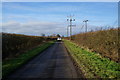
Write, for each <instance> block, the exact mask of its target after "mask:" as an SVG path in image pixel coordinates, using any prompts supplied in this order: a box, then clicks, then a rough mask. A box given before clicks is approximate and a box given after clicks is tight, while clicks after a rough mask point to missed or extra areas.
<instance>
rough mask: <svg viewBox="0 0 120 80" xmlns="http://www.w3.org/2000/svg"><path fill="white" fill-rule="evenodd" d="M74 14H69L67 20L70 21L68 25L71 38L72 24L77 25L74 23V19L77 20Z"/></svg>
mask: <svg viewBox="0 0 120 80" xmlns="http://www.w3.org/2000/svg"><path fill="white" fill-rule="evenodd" d="M73 16H74V15H73ZM73 16H72V15H70V16H68V19H67V21H69V25H68V27H70V38H71V39H72V26H75V25H72V21H75V19H73V18H72V17H73Z"/></svg>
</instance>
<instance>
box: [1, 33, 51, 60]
mask: <svg viewBox="0 0 120 80" xmlns="http://www.w3.org/2000/svg"><path fill="white" fill-rule="evenodd" d="M50 40H52V38H47V37H40V36H27V35H20V34H8V33H2V44H3V45H2V59H3V60H7V59H11V58H15V57H17V56H19V55H20V54H22V53H24V52H26V51H28V50H31V49H33V48H35V47H37V46H39V45H41V44H43V43H45V42H48V41H50Z"/></svg>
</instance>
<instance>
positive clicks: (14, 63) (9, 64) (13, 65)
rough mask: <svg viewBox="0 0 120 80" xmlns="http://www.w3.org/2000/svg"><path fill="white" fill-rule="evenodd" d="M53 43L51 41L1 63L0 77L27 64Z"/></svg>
mask: <svg viewBox="0 0 120 80" xmlns="http://www.w3.org/2000/svg"><path fill="white" fill-rule="evenodd" d="M53 43H54V42H53V41H50V42H47V43H44V44H42V45H40V46H38V47H37V48H35V49H32V50H29V51H27V52H25V53H23V54H21V55H20V56H18V57H17V58H14V59H10V60H6V61H3V63H2V77H3V78H4V77H6V76H7V75H9V74H10V73H11V72H12V71H14V70H16V69H18V68H19V67H20V66H22V65H23V64H25V63H26V62H28V61H29V60H30V59H32V58H34V57H35V56H36V55H38V54H40V53H41V52H42V51H44V50H45V49H47V48H48V47H49V46H50V45H52V44H53Z"/></svg>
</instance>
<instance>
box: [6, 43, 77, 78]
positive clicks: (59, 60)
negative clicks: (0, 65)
mask: <svg viewBox="0 0 120 80" xmlns="http://www.w3.org/2000/svg"><path fill="white" fill-rule="evenodd" d="M8 78H9V79H10V78H17V79H19V78H26V79H27V78H28V79H30V78H34V79H35V78H78V74H77V71H76V69H75V66H74V65H73V62H72V60H71V58H70V56H69V55H68V52H67V50H66V48H65V46H64V43H63V42H56V43H55V44H54V45H52V46H51V47H49V48H48V49H46V50H45V51H43V52H42V53H41V54H40V55H38V56H36V57H35V58H33V59H32V60H31V61H29V62H28V63H27V64H25V65H24V66H22V67H21V68H20V69H18V70H16V71H15V72H14V73H11V75H10V76H8Z"/></svg>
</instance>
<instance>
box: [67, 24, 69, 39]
mask: <svg viewBox="0 0 120 80" xmlns="http://www.w3.org/2000/svg"><path fill="white" fill-rule="evenodd" d="M68 36H69V26H67V37H68Z"/></svg>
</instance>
